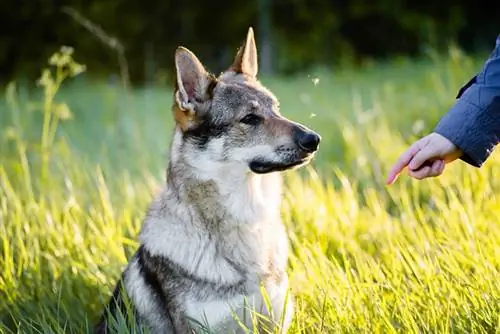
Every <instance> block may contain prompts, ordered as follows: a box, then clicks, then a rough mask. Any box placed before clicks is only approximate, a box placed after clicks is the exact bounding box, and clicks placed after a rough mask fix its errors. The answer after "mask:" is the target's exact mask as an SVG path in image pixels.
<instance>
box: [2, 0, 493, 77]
mask: <svg viewBox="0 0 500 334" xmlns="http://www.w3.org/2000/svg"><path fill="white" fill-rule="evenodd" d="M80 18H81V19H83V21H82V20H79V19H80ZM0 20H1V22H2V28H1V31H2V33H1V35H0V49H1V50H3V51H2V53H1V54H0V78H1V80H3V81H6V80H9V79H12V78H13V77H15V76H18V75H27V76H34V75H38V73H39V67H40V64H41V63H43V62H44V61H45V59H47V58H48V57H49V56H50V55H51V54H52V53H53V52H54V50H55V49H58V48H59V46H60V45H70V46H72V47H74V48H75V49H76V50H78V55H79V60H80V61H81V62H83V63H85V64H86V65H87V66H88V67H89V68H91V69H92V71H91V72H90V73H89V74H88V75H92V76H97V75H100V76H109V75H113V74H119V73H120V69H119V62H118V60H117V57H118V56H117V52H116V50H117V48H123V53H124V55H125V58H126V60H127V64H128V67H129V71H130V80H131V81H132V82H134V83H144V82H156V81H160V82H161V81H162V80H168V77H169V76H170V74H171V64H172V59H173V58H172V57H173V50H174V49H175V47H177V46H178V45H185V46H188V47H189V48H191V49H193V50H194V51H195V52H196V54H198V55H199V56H200V57H201V58H202V59H204V60H205V63H206V64H207V65H208V67H209V68H210V69H212V70H213V71H215V72H219V71H221V70H223V69H225V67H226V66H227V63H228V62H229V60H230V59H231V58H232V57H233V54H234V50H235V49H236V48H237V47H238V46H239V45H240V43H241V41H242V39H243V37H244V36H245V33H246V31H247V29H248V27H249V26H253V27H254V28H255V30H256V34H257V41H258V43H259V50H260V58H261V59H260V60H261V69H262V74H268V73H284V74H290V73H295V72H297V71H305V70H307V69H310V68H311V67H314V66H318V65H324V66H327V67H330V66H334V65H339V64H342V65H348V64H349V65H356V64H362V63H363V62H364V61H367V60H370V59H373V58H375V59H381V58H386V59H387V58H392V57H396V56H413V57H418V56H419V55H422V54H425V53H426V52H427V50H428V49H429V48H432V49H435V50H438V51H440V52H442V51H445V50H446V48H447V47H448V46H449V44H450V43H456V44H457V45H459V46H460V47H461V48H463V49H464V50H465V51H467V52H475V51H478V50H484V49H485V48H486V49H488V50H489V49H491V47H492V45H493V42H494V39H495V36H496V34H497V33H498V11H496V10H495V8H494V3H493V2H492V3H491V4H490V5H488V3H486V2H484V3H482V4H481V5H478V3H477V2H474V1H463V0H462V1H455V0H453V1H452V0H443V1H431V0H423V1H405V0H373V1H362V0H341V1H331V0H311V1H306V0H288V1H287V0H250V1H246V0H228V1H221V0H215V1H210V2H208V1H205V0H182V1H172V0H161V1H154V0H148V1H124V0H98V1H96V0H89V1H82V0H66V1H55V0H33V1H17V0H3V1H2V2H1V3H0ZM84 21H85V22H84ZM89 24H91V25H95V26H93V27H91V26H90V25H89ZM96 27H97V29H96ZM88 28H90V30H89V29H88ZM98 29H102V30H103V31H104V32H106V34H107V35H108V36H109V37H112V38H116V41H117V42H118V44H117V45H112V44H113V41H110V40H107V41H103V40H102V39H100V35H99V32H98ZM103 42H104V43H103Z"/></svg>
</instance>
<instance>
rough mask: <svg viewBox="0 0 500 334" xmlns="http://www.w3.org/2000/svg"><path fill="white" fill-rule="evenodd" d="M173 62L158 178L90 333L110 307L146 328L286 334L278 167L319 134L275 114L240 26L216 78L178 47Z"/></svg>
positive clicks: (288, 304)
mask: <svg viewBox="0 0 500 334" xmlns="http://www.w3.org/2000/svg"><path fill="white" fill-rule="evenodd" d="M175 70H176V84H175V91H174V99H173V105H172V112H173V117H174V119H175V127H174V130H173V135H172V136H173V137H172V141H171V144H170V145H171V146H170V156H169V162H168V167H167V177H166V185H165V187H164V188H163V189H162V190H161V191H160V192H159V194H158V195H157V197H155V198H154V199H153V201H152V203H151V205H150V207H149V209H148V210H147V213H146V215H145V218H144V223H143V226H142V228H141V231H140V233H139V241H140V246H139V247H138V249H137V251H136V252H135V253H134V255H133V256H132V257H131V259H130V261H129V263H128V265H127V267H126V268H125V270H124V271H123V273H122V275H121V278H120V282H119V284H117V286H116V288H115V290H114V293H113V296H112V297H111V299H110V301H109V304H108V305H107V308H106V312H105V313H104V314H103V315H102V317H101V320H100V322H99V324H98V325H97V329H96V332H97V333H109V331H110V329H109V328H110V323H111V321H110V320H109V319H111V318H110V317H112V316H116V314H118V313H119V312H122V313H123V314H132V315H133V318H134V319H135V320H134V323H135V324H138V326H142V327H141V328H145V329H147V330H149V331H150V332H152V333H181V334H184V333H202V332H203V333H204V332H209V333H246V332H247V331H246V330H249V331H255V332H260V333H263V332H266V331H269V332H273V331H275V332H276V331H278V332H281V333H286V332H287V330H288V328H289V326H290V323H291V321H292V319H293V311H294V302H293V298H292V297H291V296H290V295H289V284H288V276H287V272H286V266H287V260H288V247H289V245H288V238H287V235H286V231H285V228H284V225H283V224H282V222H281V219H280V201H281V177H282V175H281V174H282V172H283V171H286V170H291V169H295V168H299V167H301V166H304V165H306V164H308V163H309V162H310V161H311V160H312V159H313V157H314V156H315V154H316V152H317V151H318V148H319V143H320V139H321V137H320V135H319V134H318V133H316V132H314V131H313V130H311V129H309V128H307V127H306V126H304V125H302V124H299V123H297V122H293V121H291V120H289V119H287V118H285V117H284V116H282V115H281V113H280V106H279V101H278V99H277V98H276V97H275V96H274V95H273V93H272V92H271V91H270V90H269V89H267V88H266V87H265V86H264V85H263V84H261V83H260V81H259V80H258V79H257V73H258V60H257V47H256V44H255V39H254V34H253V30H252V28H251V27H250V28H249V30H248V33H247V37H246V40H245V42H244V43H243V45H242V46H241V48H239V50H238V52H237V54H236V57H235V58H234V61H233V63H232V65H230V66H229V68H228V69H227V70H226V71H224V72H222V73H221V74H220V75H219V76H218V77H216V76H214V75H213V74H211V73H210V72H208V71H207V70H206V69H205V67H204V65H202V63H201V62H200V60H199V59H198V58H197V57H196V56H195V55H194V54H193V53H192V52H191V51H189V50H188V49H186V48H184V47H178V48H177V50H176V52H175ZM126 306H127V307H126ZM127 310H128V311H127ZM130 311H131V312H130ZM127 312H128V313H127ZM259 315H260V316H259Z"/></svg>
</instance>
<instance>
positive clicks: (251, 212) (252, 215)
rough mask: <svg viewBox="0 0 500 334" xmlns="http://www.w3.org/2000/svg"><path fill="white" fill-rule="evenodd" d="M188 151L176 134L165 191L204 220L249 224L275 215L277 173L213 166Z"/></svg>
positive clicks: (278, 194) (278, 191)
mask: <svg viewBox="0 0 500 334" xmlns="http://www.w3.org/2000/svg"><path fill="white" fill-rule="evenodd" d="M189 150H190V147H189V146H188V145H186V144H184V145H183V144H182V134H181V133H180V132H179V131H176V133H175V135H174V138H173V143H172V150H171V161H170V163H169V169H168V172H167V174H168V175H167V183H168V184H167V187H172V190H173V191H176V192H177V193H178V195H179V196H180V197H179V198H180V199H182V200H183V201H185V202H186V204H190V205H192V206H194V207H195V208H196V209H197V210H198V211H200V214H202V215H206V218H207V219H210V217H211V218H212V219H219V220H224V223H234V224H252V223H256V222H259V221H261V220H265V219H266V217H268V216H269V215H273V218H274V216H275V215H276V214H279V207H280V202H281V176H280V175H279V173H271V174H263V175H259V174H255V173H252V172H250V171H249V169H248V166H246V165H242V164H230V163H213V162H210V161H207V160H206V159H204V157H203V155H200V154H192V153H193V152H189ZM222 216H224V217H222ZM217 217H218V218H217Z"/></svg>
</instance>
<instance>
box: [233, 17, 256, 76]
mask: <svg viewBox="0 0 500 334" xmlns="http://www.w3.org/2000/svg"><path fill="white" fill-rule="evenodd" d="M230 70H231V71H234V72H236V73H243V74H246V75H249V76H251V77H254V78H255V77H256V76H257V72H258V70H259V64H258V60H257V46H256V45H255V38H254V34H253V29H252V27H250V28H249V29H248V33H247V38H246V41H245V43H244V44H243V46H242V47H241V48H240V49H239V50H238V53H237V54H236V57H235V59H234V61H233V64H232V65H231V67H230Z"/></svg>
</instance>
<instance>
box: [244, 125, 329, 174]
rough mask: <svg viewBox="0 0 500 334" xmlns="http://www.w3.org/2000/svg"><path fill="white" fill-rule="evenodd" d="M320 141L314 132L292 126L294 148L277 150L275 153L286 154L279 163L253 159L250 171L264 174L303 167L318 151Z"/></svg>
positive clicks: (302, 127) (319, 137)
mask: <svg viewBox="0 0 500 334" xmlns="http://www.w3.org/2000/svg"><path fill="white" fill-rule="evenodd" d="M320 141H321V136H320V135H319V134H317V133H316V132H314V131H312V130H309V129H307V128H306V127H304V126H301V125H294V129H293V142H294V144H295V145H294V146H295V148H293V149H291V148H283V147H280V148H278V149H277V152H280V151H282V152H285V151H286V152H287V153H286V155H285V156H284V159H283V160H282V161H280V162H274V161H267V160H266V159H255V160H253V161H251V162H250V165H249V167H250V170H251V171H252V172H254V173H257V174H265V173H271V172H280V171H284V170H287V169H291V168H295V167H300V166H303V165H305V164H307V163H308V162H309V161H310V160H311V159H312V157H313V156H314V153H316V151H317V150H318V147H319V143H320ZM290 151H291V152H292V153H290Z"/></svg>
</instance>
